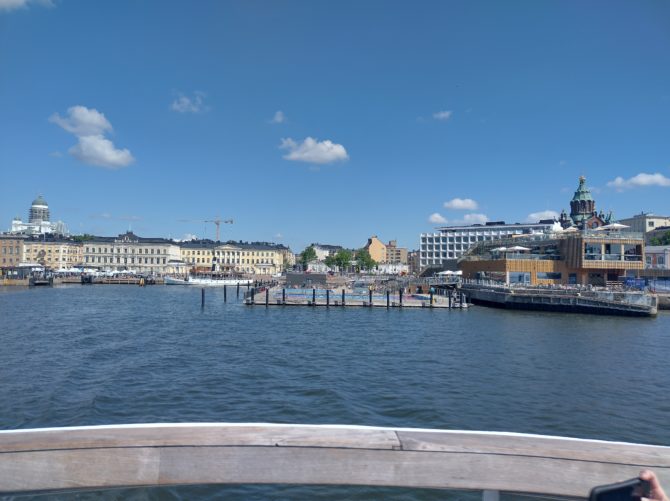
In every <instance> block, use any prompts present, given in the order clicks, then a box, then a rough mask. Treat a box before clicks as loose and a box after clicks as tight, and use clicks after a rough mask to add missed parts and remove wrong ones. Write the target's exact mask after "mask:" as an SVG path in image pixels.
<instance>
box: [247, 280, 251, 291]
mask: <svg viewBox="0 0 670 501" xmlns="http://www.w3.org/2000/svg"><path fill="white" fill-rule="evenodd" d="M250 287H251V280H247V292H249V288H250Z"/></svg>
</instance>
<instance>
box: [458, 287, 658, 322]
mask: <svg viewBox="0 0 670 501" xmlns="http://www.w3.org/2000/svg"><path fill="white" fill-rule="evenodd" d="M461 290H462V291H463V292H464V293H465V295H466V296H467V298H468V300H469V301H471V302H472V303H473V304H479V305H484V306H493V307H497V308H507V309H517V310H541V311H556V312H566V313H590V314H599V315H622V316H633V317H651V316H655V315H656V314H657V313H658V297H657V296H656V295H655V294H649V293H646V292H639V291H617V290H612V289H602V290H598V289H593V288H585V287H574V288H573V287H546V286H545V287H542V286H539V287H538V286H536V287H533V286H528V285H521V284H519V285H506V284H500V283H495V282H482V281H467V280H466V281H465V282H464V284H463V286H462V289H461Z"/></svg>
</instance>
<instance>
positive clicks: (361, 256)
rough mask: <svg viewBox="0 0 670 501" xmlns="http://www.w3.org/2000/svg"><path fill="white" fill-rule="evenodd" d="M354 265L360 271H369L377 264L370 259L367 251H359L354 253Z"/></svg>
mask: <svg viewBox="0 0 670 501" xmlns="http://www.w3.org/2000/svg"><path fill="white" fill-rule="evenodd" d="M356 264H357V265H358V267H359V268H360V269H361V270H371V269H372V268H374V266H375V265H376V264H377V261H375V260H374V259H372V256H370V253H369V252H368V250H367V249H365V248H363V249H359V250H358V252H356Z"/></svg>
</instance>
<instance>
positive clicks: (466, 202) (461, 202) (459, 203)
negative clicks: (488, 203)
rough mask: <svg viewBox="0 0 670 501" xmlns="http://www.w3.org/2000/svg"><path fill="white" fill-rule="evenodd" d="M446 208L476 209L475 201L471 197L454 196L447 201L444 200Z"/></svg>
mask: <svg viewBox="0 0 670 501" xmlns="http://www.w3.org/2000/svg"><path fill="white" fill-rule="evenodd" d="M444 206H445V207H446V208H447V209H454V210H477V207H478V205H477V202H475V201H474V200H473V199H472V198H454V199H452V200H449V201H448V202H444Z"/></svg>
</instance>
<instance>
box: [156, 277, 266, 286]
mask: <svg viewBox="0 0 670 501" xmlns="http://www.w3.org/2000/svg"><path fill="white" fill-rule="evenodd" d="M248 284H253V280H250V279H248V278H211V277H188V279H187V280H184V279H182V278H173V277H165V285H198V286H200V287H223V286H224V285H248Z"/></svg>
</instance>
